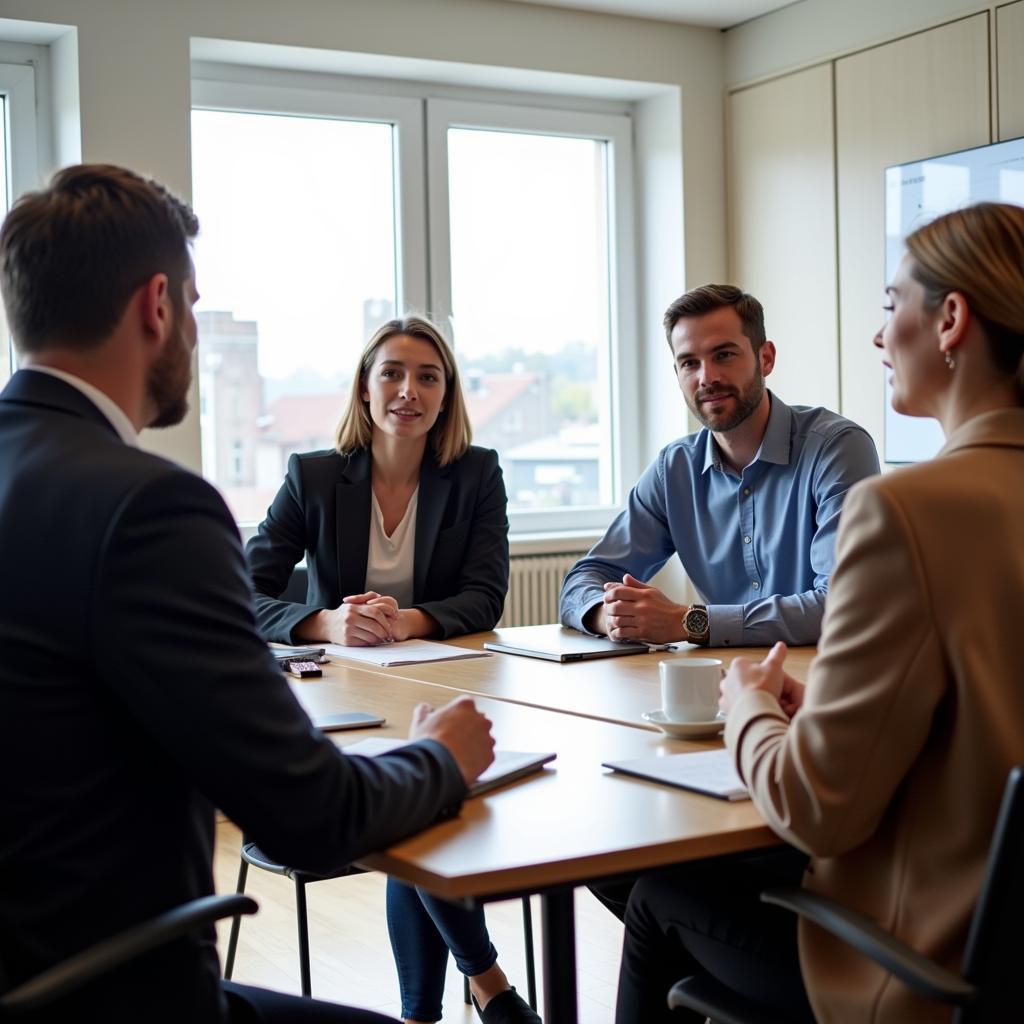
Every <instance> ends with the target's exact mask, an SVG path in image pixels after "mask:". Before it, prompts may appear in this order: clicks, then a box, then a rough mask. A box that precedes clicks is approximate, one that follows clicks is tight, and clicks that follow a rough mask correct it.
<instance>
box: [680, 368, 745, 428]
mask: <svg viewBox="0 0 1024 1024" xmlns="http://www.w3.org/2000/svg"><path fill="white" fill-rule="evenodd" d="M713 395H732V396H733V397H734V399H735V408H734V409H733V411H732V412H731V413H730V414H729V415H722V416H716V415H715V414H714V413H712V414H710V415H709V414H707V413H705V411H704V407H703V405H702V404H701V402H702V400H703V399H706V398H710V397H711V396H713ZM762 398H764V374H763V373H762V372H761V365H760V362H759V363H758V365H757V367H756V369H755V370H754V377H753V379H752V380H751V381H750V383H749V384H747V386H746V387H745V388H743V389H742V390H739V389H737V388H706V389H704V390H702V391H697V392H696V393H695V394H694V395H693V397H692V398H689V397H687V399H686V404H687V405H688V406H689V409H690V412H692V413H693V415H694V416H696V417H697V419H698V420H700V422H701V423H703V424H704V426H705V427H708V428H709V429H710V430H713V431H714V432H715V433H716V434H727V433H728V432H729V431H730V430H735V429H736V428H737V427H738V426H739V425H740V424H741V423H744V422H745V421H746V420H748V419H749V418H750V417H751V416H752V415H753V414H754V411H755V410H756V409H757V407H758V406H759V405H760V404H761V399H762Z"/></svg>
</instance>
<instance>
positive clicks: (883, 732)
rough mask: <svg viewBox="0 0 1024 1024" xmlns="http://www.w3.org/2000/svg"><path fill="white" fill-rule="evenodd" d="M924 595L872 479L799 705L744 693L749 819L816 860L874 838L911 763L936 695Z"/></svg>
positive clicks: (938, 659) (888, 501) (888, 504)
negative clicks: (791, 712) (752, 809)
mask: <svg viewBox="0 0 1024 1024" xmlns="http://www.w3.org/2000/svg"><path fill="white" fill-rule="evenodd" d="M932 599H933V598H932V594H931V592H930V588H929V586H928V580H927V578H926V569H925V562H924V561H923V560H922V558H921V553H920V551H919V550H918V548H917V546H916V544H915V540H914V537H913V534H912V530H911V528H910V524H909V522H908V520H907V518H906V516H905V515H904V514H903V511H902V510H901V508H900V507H899V505H898V499H897V498H896V497H894V496H893V494H892V493H891V492H890V491H887V489H886V488H885V487H884V486H883V482H882V481H881V480H880V478H875V479H872V480H868V481H865V482H863V483H861V484H859V485H858V486H857V487H856V488H854V489H853V490H852V491H851V493H850V495H849V496H848V498H847V501H846V507H845V508H844V511H843V521H842V524H841V526H840V531H839V537H838V541H837V561H836V569H835V574H834V575H833V577H832V585H831V592H830V595H829V601H828V606H827V609H826V614H825V621H824V625H823V629H822V638H821V644H820V647H819V650H820V651H821V654H820V656H819V657H818V659H817V660H816V661H815V662H814V664H813V665H812V668H811V671H810V674H809V677H808V686H807V691H806V698H805V702H804V706H803V708H802V709H801V711H800V712H799V713H798V714H797V715H796V717H795V718H794V719H793V721H792V723H790V722H789V720H788V719H787V717H786V715H785V714H784V713H783V712H782V710H781V708H780V707H779V705H778V703H777V702H776V701H775V699H774V698H773V697H771V696H770V695H768V694H765V693H761V692H753V693H748V694H745V695H744V696H743V697H742V698H741V699H740V700H739V701H737V702H736V704H735V705H734V707H733V709H732V710H731V711H730V713H729V720H728V723H727V726H726V743H727V745H728V747H729V749H730V750H731V751H732V753H733V757H734V760H735V762H736V766H737V769H738V771H739V773H740V775H741V776H742V777H743V779H744V780H745V782H746V783H747V785H748V787H749V788H750V790H751V794H752V796H753V799H754V801H755V803H756V804H757V807H758V809H759V810H760V811H761V813H762V814H763V815H764V816H765V818H766V820H767V821H768V822H769V824H770V825H771V826H772V828H773V829H775V831H776V832H778V833H779V835H780V836H782V837H783V838H784V839H786V840H787V841H789V842H790V843H792V844H793V845H795V846H798V847H800V848H801V849H803V850H805V851H806V852H808V853H810V854H811V855H813V856H818V857H830V856H835V855H837V854H840V853H843V852H845V851H847V850H850V849H852V848H853V847H856V846H858V845H859V844H861V843H862V842H864V841H865V840H866V839H868V838H869V837H870V836H871V835H872V834H873V833H874V832H875V830H876V828H877V826H878V823H879V821H880V819H881V817H882V815H883V814H884V812H885V811H886V809H887V807H888V806H889V804H890V802H891V801H892V798H893V794H894V792H895V791H896V789H897V787H899V785H900V783H901V781H902V780H903V779H904V777H905V775H906V774H907V772H908V770H909V769H910V766H911V765H912V763H913V762H914V760H915V759H916V758H917V757H918V755H919V754H920V752H921V749H922V747H923V746H924V744H925V743H926V741H927V739H928V736H929V733H930V731H931V724H932V718H933V716H934V714H935V712H936V708H937V706H938V705H939V703H940V702H941V701H942V699H943V695H944V692H945V672H944V670H943V658H944V654H943V649H942V643H941V637H939V636H938V630H937V628H936V621H937V616H936V615H935V609H934V608H933V607H932V606H931V602H932Z"/></svg>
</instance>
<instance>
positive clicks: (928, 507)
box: [618, 203, 1024, 1024]
mask: <svg viewBox="0 0 1024 1024" xmlns="http://www.w3.org/2000/svg"><path fill="white" fill-rule="evenodd" d="M907 250H908V251H907V255H906V256H905V257H904V259H903V262H902V263H901V264H900V267H899V270H898V271H897V273H896V276H895V278H894V279H893V281H892V283H891V284H890V286H889V288H888V289H887V292H888V295H889V298H890V305H889V306H888V307H887V309H888V312H889V317H888V320H887V322H886V323H885V325H884V326H883V327H882V329H881V330H880V331H879V333H878V335H877V336H876V338H875V344H876V345H877V346H878V347H879V348H881V349H882V350H883V353H884V355H883V361H884V362H885V365H886V366H887V367H889V368H890V369H891V370H892V386H893V406H894V408H895V409H896V410H897V411H899V412H902V413H907V414H909V415H914V416H931V417H934V418H935V419H937V420H938V421H939V423H940V424H941V426H942V429H943V432H944V433H945V435H946V443H945V445H944V446H943V448H942V450H941V451H940V453H939V455H938V457H937V458H935V459H934V460H932V461H931V462H927V463H923V464H921V465H917V466H913V467H910V468H907V469H903V470H899V471H897V472H894V473H891V474H887V475H883V476H879V477H875V478H872V479H870V480H867V481H864V482H863V483H861V484H859V485H858V486H857V487H856V488H855V489H853V490H852V491H851V493H850V495H849V496H848V498H847V501H846V505H845V506H844V509H843V519H842V524H841V526H840V531H839V538H838V541H837V561H836V569H835V573H834V575H833V577H832V584H831V588H830V594H829V599H828V605H827V608H826V613H825V621H824V625H823V630H822V637H821V642H820V645H819V657H818V659H817V660H816V661H815V662H814V664H813V666H812V668H811V671H810V675H809V677H808V680H807V686H806V691H805V689H804V687H803V686H801V685H800V684H799V683H798V682H796V681H795V680H793V679H792V678H791V677H789V676H787V675H786V673H785V671H784V668H783V661H784V658H785V647H784V646H783V645H781V644H779V645H776V647H775V648H773V650H772V651H771V653H770V654H769V656H768V657H767V658H766V659H765V660H764V661H763V662H761V663H760V664H755V663H753V662H749V661H746V660H744V659H737V660H736V661H735V662H734V663H733V665H732V668H731V669H730V671H729V674H728V676H727V677H726V679H725V680H724V682H723V684H722V707H723V709H724V710H726V711H727V712H728V722H727V726H726V744H727V745H728V747H729V749H730V751H731V752H732V754H733V757H734V759H735V762H736V765H737V768H738V770H739V772H740V774H741V775H742V777H743V778H744V780H745V781H746V783H747V785H748V786H749V788H750V790H751V795H752V797H753V799H754V802H755V803H756V805H757V807H758V809H759V810H760V811H761V813H762V814H763V815H764V816H765V818H766V819H767V821H768V822H769V823H770V824H771V826H772V828H773V829H774V830H775V831H776V832H777V833H778V835H779V836H781V837H782V838H783V839H785V840H786V841H787V842H788V843H790V844H791V847H789V848H785V849H784V850H783V852H782V853H779V854H775V855H774V856H773V858H772V859H771V860H770V862H768V866H767V867H765V862H763V861H762V862H761V863H759V862H758V860H757V858H748V859H746V860H745V861H744V862H742V863H740V864H737V863H736V862H719V863H717V864H716V865H714V866H713V867H711V868H707V869H703V870H698V871H692V870H689V871H688V870H686V869H679V870H677V871H676V872H675V873H673V874H672V875H669V876H660V877H659V878H657V879H653V880H648V881H646V882H642V883H640V885H639V886H638V887H637V890H636V893H635V895H634V897H633V899H632V900H631V903H630V911H629V914H628V916H627V938H626V946H625V950H624V955H623V969H622V977H621V979H620V990H619V1017H618V1020H619V1022H620V1024H627V1022H629V1021H643V1022H644V1024H650V1022H656V1021H659V1020H666V1021H668V1020H673V1021H677V1022H679V1021H682V1020H683V1019H684V1017H683V1016H682V1015H680V1014H675V1015H669V1014H668V1013H667V1011H665V1010H663V1009H662V1007H664V998H665V996H664V993H665V991H666V990H667V988H668V987H670V985H671V984H672V982H673V981H675V980H677V979H678V978H680V977H682V976H683V975H685V974H686V973H687V969H688V966H689V967H691V968H692V967H696V969H698V970H706V971H708V972H710V973H712V974H714V975H716V976H717V977H719V978H720V979H721V980H722V981H724V982H725V983H726V984H728V985H730V986H731V987H733V988H735V989H737V990H740V991H743V992H744V993H745V994H746V995H748V996H749V997H753V998H755V999H757V1000H759V1001H762V1002H764V1003H766V1004H769V1005H772V1006H774V1007H776V1008H779V1009H782V1010H784V1011H785V1012H787V1013H789V1014H791V1015H793V1016H794V1017H796V1018H797V1019H815V1020H817V1021H819V1022H830V1024H832V1022H835V1024H840V1022H842V1024H846V1022H850V1024H853V1022H857V1024H861V1022H879V1024H881V1022H885V1024H917V1022H926V1021H927V1022H931V1021H948V1020H949V1018H950V1015H951V1013H950V1010H949V1009H948V1008H946V1009H944V1008H942V1007H940V1006H939V1005H938V1004H934V1003H929V1002H927V1001H925V1000H924V999H922V998H921V997H919V996H917V995H915V994H914V993H912V992H911V991H910V990H909V989H908V988H907V987H906V986H904V985H903V984H902V983H901V982H900V981H898V980H897V979H895V978H894V977H893V976H892V975H891V974H889V973H887V972H886V971H884V970H883V969H882V968H880V967H878V966H877V965H875V964H874V963H873V962H871V961H868V960H867V959H866V958H865V957H863V956H862V955H860V954H858V953H856V952H855V951H854V950H852V949H851V948H850V947H848V946H846V945H845V944H843V943H842V942H840V941H839V940H838V939H835V938H832V937H831V936H829V935H827V934H825V933H824V932H822V931H821V930H819V929H816V928H815V927H814V926H813V925H811V924H808V923H806V922H801V923H800V925H799V927H797V925H796V924H795V918H793V916H792V915H788V914H787V913H786V912H784V911H779V910H777V909H775V908H767V907H764V906H763V905H760V904H757V903H756V898H757V893H758V891H759V890H760V889H761V888H764V887H765V885H766V884H767V885H770V884H773V883H774V882H777V881H780V880H782V881H785V880H787V876H788V877H789V878H792V877H793V876H794V875H796V877H799V875H800V874H801V873H802V874H803V884H804V885H805V886H807V887H808V888H810V889H814V890H816V891H818V892H821V893H825V894H827V895H829V896H832V897H835V898H836V899H838V900H840V901H841V902H843V903H845V904H846V905H848V906H851V907H854V908H856V909H857V910H860V911H862V912H863V913H866V914H868V915H869V916H870V917H872V918H874V919H875V920H876V921H878V922H879V924H881V925H882V927H883V928H885V929H887V930H888V931H890V932H892V933H893V934H894V935H896V936H897V937H898V938H900V939H902V940H903V941H904V942H907V943H908V944H909V945H911V946H912V947H914V948H915V949H917V950H919V951H921V952H922V953H924V954H925V955H927V956H929V957H931V958H933V959H935V960H936V961H938V962H939V963H941V964H943V965H944V966H946V967H948V968H950V969H952V970H958V969H959V967H960V961H961V959H962V956H963V952H964V946H965V943H966V938H967V930H968V925H969V921H970V916H971V913H972V911H973V907H974V902H975V900H976V897H977V893H978V890H979V886H980V883H981V879H982V876H983V874H984V870H985V860H986V856H987V853H988V847H989V843H990V841H991V838H992V831H993V828H994V825H995V819H996V813H997V809H998V806H999V801H1000V797H1001V795H1002V791H1003V787H1004V785H1005V783H1006V777H1007V775H1008V773H1009V771H1010V768H1011V767H1012V766H1013V765H1014V764H1020V763H1024V669H1022V664H1024V649H1022V648H1021V646H1020V641H1021V637H1022V630H1021V609H1022V608H1024V209H1022V208H1020V207H1016V206H1009V205H1004V204H996V203H982V204H978V205H977V206H973V207H969V208H966V209H963V210H959V211H957V212H954V213H950V214H947V215H946V216H944V217H940V218H938V219H937V220H935V221H932V222H931V223H930V224H927V225H926V226H924V227H922V228H920V229H918V230H917V231H915V232H914V233H913V234H912V235H910V237H909V238H908V239H907ZM805 692H806V697H805ZM792 847H795V848H796V850H793V849H792ZM797 851H802V854H798V853H797ZM801 856H802V857H803V860H802V861H801V860H800V859H798V858H799V857H801ZM808 857H809V860H808V859H807V858H808ZM707 893H710V894H711V895H710V896H708V895H705V894H707ZM724 894H727V897H725V896H724ZM797 951H798V955H797ZM694 961H696V964H695V963H694ZM691 972H692V971H691ZM645 991H649V992H650V993H652V994H653V995H652V996H651V997H650V999H648V996H646V995H645V994H644V993H645ZM808 1001H809V1004H810V1005H809V1006H808Z"/></svg>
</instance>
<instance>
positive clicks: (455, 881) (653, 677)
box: [292, 634, 814, 1024]
mask: <svg viewBox="0 0 1024 1024" xmlns="http://www.w3.org/2000/svg"><path fill="white" fill-rule="evenodd" d="M491 636H492V634H476V635H474V636H471V637H464V638H461V639H460V640H457V641H453V643H455V644H457V645H458V646H462V647H468V648H471V649H480V648H481V647H482V645H483V643H484V642H485V641H486V640H487V639H488V638H489V637H491ZM686 646H687V647H688V646H689V645H686ZM813 653H814V650H813V648H798V649H796V650H794V651H793V652H792V654H791V656H790V658H789V659H787V669H788V670H789V671H790V672H791V673H792V674H793V675H794V676H796V677H797V678H803V677H804V676H805V675H806V671H807V667H808V665H809V663H810V660H811V658H812V656H813ZM740 654H744V655H747V656H750V657H755V658H760V657H763V655H764V651H763V650H761V649H755V650H749V649H748V650H740V649H736V650H730V651H727V652H718V651H709V650H706V649H689V650H682V651H678V652H674V653H671V654H666V653H663V652H659V653H656V654H640V655H633V656H629V657H618V658H609V659H601V660H594V661H584V662H574V663H570V664H559V663H551V662H545V661H540V660H537V659H532V658H524V657H517V656H515V655H508V654H493V655H490V656H488V657H481V658H471V659H466V660H460V661H444V662H432V663H425V664H418V665H408V666H403V667H400V668H398V667H393V668H379V667H376V666H368V665H362V664H358V663H356V662H354V661H348V660H345V659H341V658H332V662H331V664H328V665H325V666H324V673H323V676H322V678H319V679H313V680H302V681H293V682H292V688H293V690H294V691H295V693H296V694H297V695H298V697H299V700H300V701H301V703H302V704H303V706H304V707H305V708H306V709H307V711H309V712H310V714H311V715H312V716H314V717H315V716H316V715H318V714H329V713H334V712H339V711H368V712H373V713H375V714H379V715H381V716H383V717H385V718H386V719H387V724H386V725H385V726H384V727H383V729H380V728H375V729H372V730H365V729H364V730H353V731H351V732H343V733H332V734H331V736H332V738H333V739H334V741H335V742H336V743H338V744H339V745H340V746H342V747H344V746H346V745H348V744H351V743H353V742H356V741H359V740H361V739H365V738H367V737H368V736H371V735H372V736H381V735H384V736H394V737H403V736H405V735H406V734H407V732H408V728H409V722H410V720H411V717H412V712H413V708H414V707H415V706H416V705H417V704H419V703H421V702H423V703H428V704H433V705H440V704H443V703H446V702H447V701H448V700H450V699H452V698H454V697H456V696H458V695H459V694H460V693H468V694H472V695H473V696H474V698H475V700H476V703H477V706H478V707H479V708H480V710H481V711H483V712H484V713H485V714H486V715H487V716H488V718H490V719H491V721H492V722H493V731H494V736H495V738H496V740H497V744H498V746H499V747H500V748H501V749H503V750H517V751H519V750H522V751H553V752H555V753H557V758H556V760H554V761H553V762H551V764H549V765H548V766H547V767H545V768H544V769H542V770H541V771H540V772H538V773H536V774H534V775H531V776H529V777H527V778H525V779H522V780H520V781H518V782H514V783H511V784H509V785H506V786H504V787H502V788H500V789H496V790H493V791H491V792H489V793H487V794H486V795H484V796H482V797H476V798H473V799H469V800H467V801H466V802H465V804H464V806H463V808H462V811H461V813H460V815H459V816H458V817H457V818H455V819H452V820H449V821H445V822H441V823H439V824H437V825H434V826H432V827H431V828H428V829H426V830H425V831H423V832H420V833H418V834H417V835H415V836H412V837H411V838H409V839H407V840H404V841H403V842H400V843H397V844H395V845H394V846H392V847H390V848H388V849H387V850H383V851H380V852H377V853H374V854H372V855H369V856H367V857H364V858H363V859H362V860H361V861H360V863H361V864H362V865H363V866H364V867H367V868H371V869H374V870H379V871H383V872H386V873H387V874H389V875H391V876H392V877H394V878H397V879H399V880H401V881H403V882H406V883H408V884H412V885H418V886H421V887H423V888H424V889H427V890H428V891H430V892H432V893H434V894H436V895H438V896H441V897H443V898H445V899H449V900H452V901H454V902H459V903H462V904H464V905H467V906H469V905H474V904H480V903H487V902H490V901H493V900H504V899H511V898H516V897H519V896H523V895H528V894H539V895H540V898H541V905H542V911H543V913H542V919H541V932H542V967H543V977H544V1019H545V1021H546V1022H547V1024H575V1022H576V1020H577V1006H576V969H575V921H574V909H573V890H574V889H575V888H576V887H577V886H579V885H584V884H587V883H590V882H595V881H600V880H604V879H611V878H617V877H622V876H629V875H633V874H635V873H637V872H641V871H645V870H650V869H655V868H660V867H667V866H669V865H673V864H678V863H681V862H684V861H691V860H698V859H701V858H706V857H714V856H722V855H727V854H732V853H740V852H743V851H749V850H755V849H758V848H763V847H767V846H771V845H774V844H776V843H777V842H778V839H777V838H776V837H775V835H774V834H773V833H772V832H771V830H770V829H769V828H768V826H767V825H766V824H765V823H764V821H763V820H762V818H761V817H760V815H759V814H758V813H757V811H756V810H755V809H754V806H753V804H752V803H751V802H750V801H736V802H729V801H723V800H716V799H713V798H711V797H707V796H703V795H701V794H697V793H692V792H688V791H685V790H682V789H675V788H670V787H667V786H662V785H658V784H656V783H649V782H645V781H643V780H640V779H637V778H633V777H629V776H624V775H621V774H618V773H614V772H610V771H608V770H607V769H604V768H602V767H601V765H602V762H604V761H609V760H619V759H625V758H634V757H642V756H647V755H654V754H675V753H684V752H687V751H696V750H709V749H715V748H716V747H720V746H721V739H720V738H719V737H711V738H709V739H704V740H696V741H694V740H691V741H684V740H674V739H670V738H668V737H666V736H665V735H663V734H662V733H661V732H660V731H658V730H656V729H655V728H654V727H653V726H651V725H649V724H648V723H646V722H644V721H643V720H642V719H641V718H640V714H642V713H643V711H647V710H651V709H653V708H656V707H657V706H658V704H659V703H660V700H659V684H658V669H657V665H658V662H659V661H660V660H662V659H663V658H666V657H690V656H700V657H708V656H719V655H721V656H722V657H723V660H725V661H728V660H730V659H731V657H734V656H736V655H740Z"/></svg>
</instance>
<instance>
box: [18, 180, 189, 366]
mask: <svg viewBox="0 0 1024 1024" xmlns="http://www.w3.org/2000/svg"><path fill="white" fill-rule="evenodd" d="M198 231H199V221H198V220H197V219H196V216H195V214H194V213H193V212H192V210H191V208H190V207H189V206H188V205H187V204H186V203H184V202H182V201H181V200H180V199H178V198H176V197H175V196H173V195H171V193H170V192H168V191H167V189H166V188H164V187H163V185H160V184H158V183H157V182H155V181H149V180H147V179H145V178H142V177H140V176H139V175H138V174H135V173H134V172H132V171H129V170H126V169H125V168H123V167H115V166H113V165H109V164H78V165H76V166H73V167H66V168H64V169H63V170H62V171H58V172H57V173H56V174H55V175H54V176H53V179H52V180H51V182H50V184H49V186H48V187H47V188H45V189H41V190H40V191H38V192H29V193H27V194H25V195H23V196H22V197H21V198H20V199H19V200H18V201H17V202H16V203H15V204H14V206H13V208H12V209H11V212H10V213H9V214H8V215H7V219H6V220H5V221H4V224H3V227H2V228H0V287H2V289H3V297H4V303H5V305H6V308H7V320H8V323H9V324H10V328H11V334H12V335H13V336H14V342H15V345H16V346H17V347H18V350H19V351H21V352H33V353H38V352H43V351H45V350H46V349H48V348H52V347H54V346H57V345H60V346H64V347H74V348H78V349H83V350H85V349H90V348H95V347H96V346H97V345H99V344H100V343H101V342H102V341H103V339H104V338H106V337H108V336H109V335H110V333H111V332H112V331H113V329H114V328H115V327H116V326H117V323H118V321H119V320H120V319H121V317H122V316H123V315H124V310H125V307H126V306H127V305H128V301H129V299H130V298H131V296H132V295H133V293H134V292H135V290H136V289H137V288H138V287H139V286H140V285H142V284H144V283H145V282H146V281H148V280H149V279H150V278H151V277H152V276H153V275H154V274H158V273H164V274H166V275H167V278H168V283H169V291H170V296H171V301H172V302H173V303H174V306H175V309H178V307H179V306H180V304H181V289H182V285H183V284H184V282H185V279H186V278H187V277H189V276H191V274H192V264H191V257H190V254H189V241H190V239H192V238H194V237H195V236H196V234H197V233H198Z"/></svg>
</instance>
